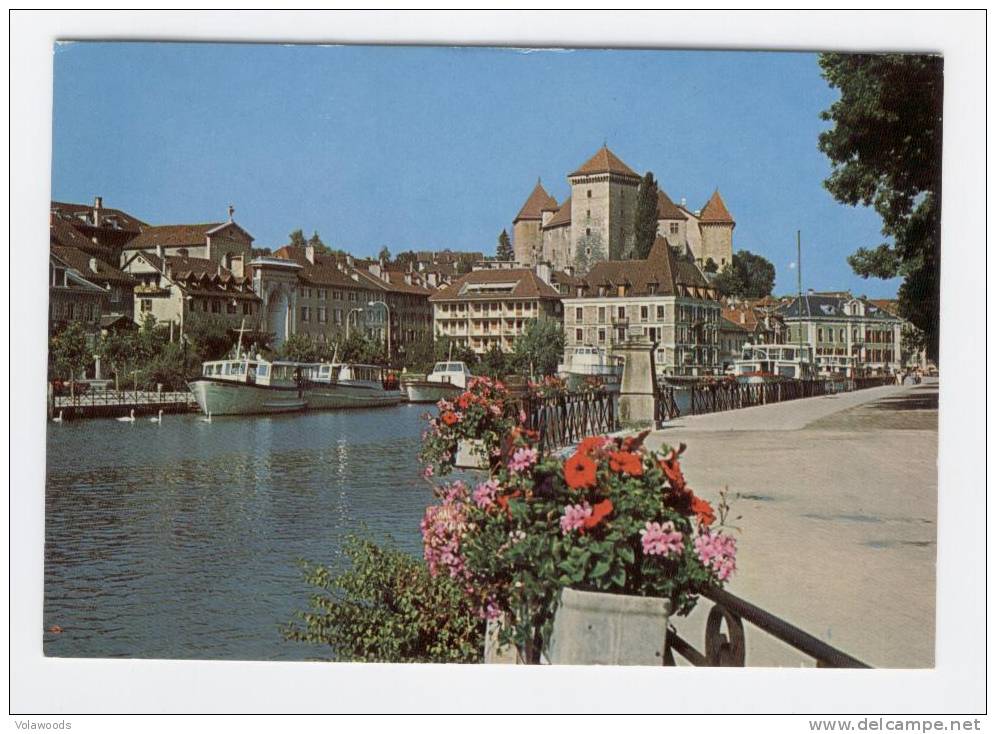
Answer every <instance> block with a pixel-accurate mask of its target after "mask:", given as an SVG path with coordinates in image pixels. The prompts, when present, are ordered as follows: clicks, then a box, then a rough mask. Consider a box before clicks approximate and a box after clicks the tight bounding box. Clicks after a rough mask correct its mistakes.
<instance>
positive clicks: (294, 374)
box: [188, 356, 308, 416]
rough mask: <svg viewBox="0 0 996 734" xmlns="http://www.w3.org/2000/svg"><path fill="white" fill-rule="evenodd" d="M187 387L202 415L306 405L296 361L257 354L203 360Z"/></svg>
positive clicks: (279, 410)
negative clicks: (199, 372) (284, 360)
mask: <svg viewBox="0 0 996 734" xmlns="http://www.w3.org/2000/svg"><path fill="white" fill-rule="evenodd" d="M188 387H189V388H190V392H192V393H193V394H194V398H195V399H196V400H197V404H198V405H199V406H200V408H201V410H202V411H203V412H204V414H205V415H212V416H215V415H252V414H257V413H292V412H294V411H298V410H304V409H305V408H306V407H307V405H308V404H307V401H306V400H305V398H304V391H303V389H302V386H301V366H300V365H299V364H297V363H295V362H269V361H267V360H265V359H262V358H261V357H258V356H257V357H256V358H255V359H251V358H249V357H248V356H241V357H237V358H235V359H219V360H214V361H211V362H205V363H204V366H203V370H202V373H201V378H200V379H199V380H194V381H192V382H190V383H189V384H188Z"/></svg>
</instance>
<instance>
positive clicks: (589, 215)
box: [585, 209, 591, 219]
mask: <svg viewBox="0 0 996 734" xmlns="http://www.w3.org/2000/svg"><path fill="white" fill-rule="evenodd" d="M585 215H586V216H587V217H588V219H591V209H588V210H587V211H586V212H585Z"/></svg>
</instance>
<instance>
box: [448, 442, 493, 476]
mask: <svg viewBox="0 0 996 734" xmlns="http://www.w3.org/2000/svg"><path fill="white" fill-rule="evenodd" d="M453 465H454V466H455V467H457V468H458V469H487V468H488V467H489V466H490V464H489V463H488V450H487V449H486V448H485V447H484V441H482V440H480V439H478V438H467V439H460V441H459V442H458V443H457V453H456V457H455V459H454V462H453Z"/></svg>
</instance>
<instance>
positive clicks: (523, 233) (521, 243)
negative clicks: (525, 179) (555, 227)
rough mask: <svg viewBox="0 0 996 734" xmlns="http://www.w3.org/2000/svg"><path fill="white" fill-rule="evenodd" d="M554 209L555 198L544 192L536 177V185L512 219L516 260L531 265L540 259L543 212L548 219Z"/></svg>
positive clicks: (526, 265) (555, 204) (527, 265)
mask: <svg viewBox="0 0 996 734" xmlns="http://www.w3.org/2000/svg"><path fill="white" fill-rule="evenodd" d="M556 210H557V200H556V199H554V198H553V197H552V196H550V194H548V193H547V192H546V189H544V188H543V184H542V183H541V182H540V181H539V180H538V179H537V181H536V187H535V188H534V189H533V191H532V193H531V194H529V198H528V199H526V203H525V204H523V205H522V208H521V209H520V210H519V213H518V214H516V215H515V219H513V220H512V249H513V250H514V251H515V260H516V262H518V263H521V264H522V265H523V266H525V267H532V266H533V265H535V264H536V263H538V262H539V261H540V260H541V259H542V256H543V232H542V226H543V217H544V212H546V213H547V214H546V216H547V219H549V218H550V216H552V214H553V212H555V211H556Z"/></svg>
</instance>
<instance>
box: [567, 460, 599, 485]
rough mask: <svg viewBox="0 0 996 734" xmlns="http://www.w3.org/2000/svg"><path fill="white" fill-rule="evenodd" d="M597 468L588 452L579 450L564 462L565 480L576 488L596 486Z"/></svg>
mask: <svg viewBox="0 0 996 734" xmlns="http://www.w3.org/2000/svg"><path fill="white" fill-rule="evenodd" d="M596 468H597V467H596V466H595V462H594V461H592V460H591V458H590V457H589V456H588V455H587V454H583V453H581V452H580V451H578V452H577V453H576V454H574V456H572V457H571V458H569V459H568V460H567V461H565V462H564V481H565V482H567V486H568V487H570V488H571V489H574V490H578V489H585V488H586V487H594V486H595V482H596V481H597V480H596V477H595V469H596Z"/></svg>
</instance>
